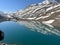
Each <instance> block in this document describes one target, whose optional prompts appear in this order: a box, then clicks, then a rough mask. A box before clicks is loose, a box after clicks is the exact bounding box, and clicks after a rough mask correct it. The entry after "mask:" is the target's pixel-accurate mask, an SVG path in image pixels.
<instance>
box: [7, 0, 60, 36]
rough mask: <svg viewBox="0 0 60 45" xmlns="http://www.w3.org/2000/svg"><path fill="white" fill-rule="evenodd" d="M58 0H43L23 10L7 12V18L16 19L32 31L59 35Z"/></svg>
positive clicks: (59, 7) (59, 14)
mask: <svg viewBox="0 0 60 45" xmlns="http://www.w3.org/2000/svg"><path fill="white" fill-rule="evenodd" d="M58 1H59V0H45V1H43V2H42V3H38V4H31V5H29V6H27V7H26V8H25V9H23V10H19V11H17V12H16V13H11V14H8V15H7V16H6V17H7V18H8V19H9V20H13V21H17V22H18V23H19V24H22V25H24V26H26V27H28V28H30V29H31V30H33V31H36V32H40V33H43V34H51V33H52V34H56V35H59V36H60V29H57V28H59V27H60V3H59V2H58Z"/></svg>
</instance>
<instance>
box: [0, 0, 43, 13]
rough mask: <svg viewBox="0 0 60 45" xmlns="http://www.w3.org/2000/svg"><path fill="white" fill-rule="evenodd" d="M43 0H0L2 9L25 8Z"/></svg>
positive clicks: (6, 10) (14, 9)
mask: <svg viewBox="0 0 60 45" xmlns="http://www.w3.org/2000/svg"><path fill="white" fill-rule="evenodd" d="M42 1H43V0H0V11H4V12H8V11H16V10H21V9H24V8H25V7H26V6H28V5H30V4H34V3H39V2H42Z"/></svg>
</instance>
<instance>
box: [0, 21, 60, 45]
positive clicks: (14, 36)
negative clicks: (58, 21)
mask: <svg viewBox="0 0 60 45" xmlns="http://www.w3.org/2000/svg"><path fill="white" fill-rule="evenodd" d="M0 30H2V31H3V32H4V40H2V41H1V42H3V43H8V44H16V45H20V44H21V45H60V36H56V35H53V34H51V35H44V34H42V33H39V32H36V31H31V30H30V29H29V28H27V27H25V26H23V25H21V24H19V23H17V22H13V21H5V22H2V23H0Z"/></svg>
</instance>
